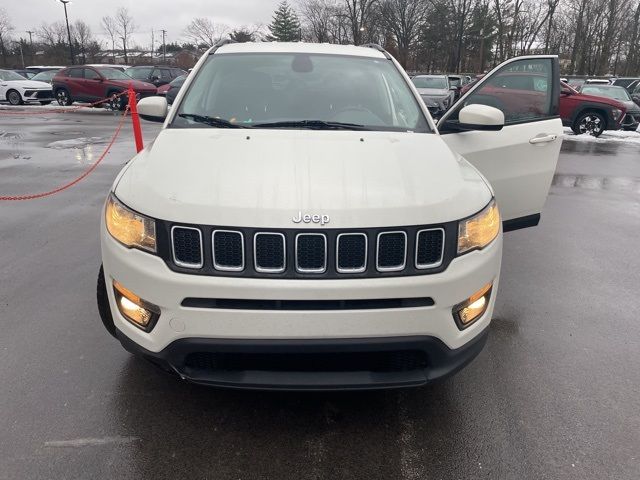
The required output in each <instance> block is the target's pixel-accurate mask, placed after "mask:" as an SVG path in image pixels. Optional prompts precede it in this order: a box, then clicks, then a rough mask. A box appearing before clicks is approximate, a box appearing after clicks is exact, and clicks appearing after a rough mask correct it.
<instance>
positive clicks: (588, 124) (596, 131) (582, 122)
mask: <svg viewBox="0 0 640 480" xmlns="http://www.w3.org/2000/svg"><path fill="white" fill-rule="evenodd" d="M606 127H607V120H606V119H605V118H604V115H602V114H601V113H599V112H584V113H582V114H580V115H579V116H578V118H576V121H575V122H574V123H573V126H572V127H571V129H572V130H573V133H575V134H576V135H582V134H583V133H586V134H589V135H591V136H593V137H599V136H600V135H602V132H604V130H605V128H606Z"/></svg>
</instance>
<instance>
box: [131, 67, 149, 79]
mask: <svg viewBox="0 0 640 480" xmlns="http://www.w3.org/2000/svg"><path fill="white" fill-rule="evenodd" d="M151 70H153V67H143V68H129V69H128V70H127V75H128V76H129V77H131V78H135V79H136V80H147V79H148V78H149V76H150V75H151Z"/></svg>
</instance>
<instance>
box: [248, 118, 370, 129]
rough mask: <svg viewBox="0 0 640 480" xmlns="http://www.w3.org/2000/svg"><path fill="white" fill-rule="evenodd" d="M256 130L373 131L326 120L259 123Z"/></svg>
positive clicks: (255, 125)
mask: <svg viewBox="0 0 640 480" xmlns="http://www.w3.org/2000/svg"><path fill="white" fill-rule="evenodd" d="M253 127H254V128H309V129H312V130H371V129H370V128H367V127H365V126H364V125H360V124H358V123H344V122H326V121H324V120H288V121H284V122H271V123H257V124H254V125H253Z"/></svg>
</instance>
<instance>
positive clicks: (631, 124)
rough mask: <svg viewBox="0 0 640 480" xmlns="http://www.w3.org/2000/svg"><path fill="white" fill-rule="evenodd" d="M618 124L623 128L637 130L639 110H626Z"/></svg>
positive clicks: (639, 123) (639, 117)
mask: <svg viewBox="0 0 640 480" xmlns="http://www.w3.org/2000/svg"><path fill="white" fill-rule="evenodd" d="M620 126H621V127H622V128H624V129H625V130H637V129H638V126H640V111H638V112H627V114H626V115H625V116H624V118H623V119H622V123H621V124H620Z"/></svg>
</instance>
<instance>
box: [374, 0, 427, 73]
mask: <svg viewBox="0 0 640 480" xmlns="http://www.w3.org/2000/svg"><path fill="white" fill-rule="evenodd" d="M427 12H428V4H427V1H426V0H384V1H383V3H382V4H381V10H380V13H381V20H382V23H383V25H384V26H385V27H386V28H387V29H388V30H389V32H391V34H392V35H393V38H394V40H395V42H396V46H397V48H398V57H399V58H398V61H399V62H400V64H401V65H402V66H403V67H405V68H406V67H407V63H408V60H409V54H410V52H411V50H412V49H413V47H414V45H415V42H416V41H417V39H418V35H419V33H420V27H421V26H422V24H423V23H424V19H425V16H426V15H427Z"/></svg>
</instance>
